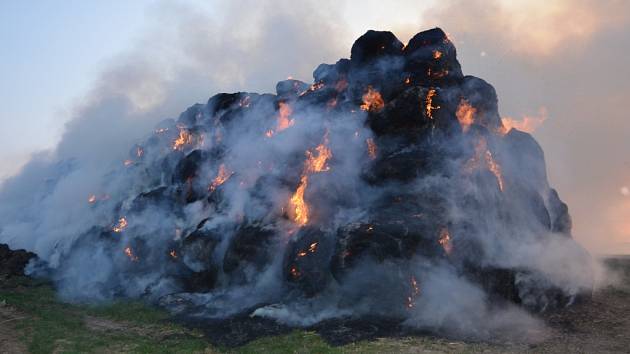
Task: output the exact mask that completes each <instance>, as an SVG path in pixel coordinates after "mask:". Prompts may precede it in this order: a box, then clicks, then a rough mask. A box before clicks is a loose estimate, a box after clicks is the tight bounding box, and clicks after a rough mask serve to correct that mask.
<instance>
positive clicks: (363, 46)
mask: <svg viewBox="0 0 630 354" xmlns="http://www.w3.org/2000/svg"><path fill="white" fill-rule="evenodd" d="M402 51H403V44H402V42H400V41H399V40H398V38H396V36H395V35H394V34H393V33H391V32H389V31H373V30H369V31H367V32H366V33H365V34H364V35H362V36H361V37H359V38H358V39H357V40H356V41H355V42H354V44H353V45H352V49H351V50H350V61H351V62H352V64H353V65H365V64H366V63H369V62H370V61H373V60H375V59H379V58H382V57H384V56H400V55H402Z"/></svg>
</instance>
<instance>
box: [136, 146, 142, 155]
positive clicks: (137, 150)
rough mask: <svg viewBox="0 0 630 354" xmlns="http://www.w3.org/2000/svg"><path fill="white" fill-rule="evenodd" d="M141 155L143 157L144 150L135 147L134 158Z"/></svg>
mask: <svg viewBox="0 0 630 354" xmlns="http://www.w3.org/2000/svg"><path fill="white" fill-rule="evenodd" d="M143 155H144V149H143V148H142V146H137V147H136V156H138V157H142V156H143Z"/></svg>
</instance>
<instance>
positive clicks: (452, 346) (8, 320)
mask: <svg viewBox="0 0 630 354" xmlns="http://www.w3.org/2000/svg"><path fill="white" fill-rule="evenodd" d="M607 263H608V264H609V265H611V266H612V267H613V268H614V269H617V270H621V272H622V273H623V277H622V280H621V281H620V282H618V283H617V284H615V285H611V286H607V287H604V288H602V289H599V290H597V291H596V292H595V294H594V296H593V300H592V301H590V302H586V303H582V304H578V305H575V306H574V307H571V308H568V309H564V310H562V311H559V312H556V313H551V314H545V315H542V318H543V319H544V321H545V322H546V323H547V326H548V328H549V329H548V332H549V334H548V336H547V338H546V339H545V340H544V341H542V342H540V343H537V344H529V345H527V344H519V343H495V342H472V341H461V340H453V339H448V338H442V337H435V336H430V335H423V336H420V335H418V336H410V337H402V338H400V337H391V336H390V337H383V338H371V339H369V340H360V341H357V342H352V343H349V344H348V343H347V344H343V345H338V344H331V343H330V341H327V340H326V339H325V336H322V335H320V333H317V332H314V331H305V330H293V331H289V332H288V333H284V334H281V335H269V336H262V337H259V338H258V339H256V340H253V341H250V342H248V343H246V344H243V345H240V346H237V347H227V346H222V345H220V344H217V342H216V341H213V340H212V337H211V336H208V335H207V333H204V332H201V331H200V330H198V329H191V328H187V327H185V326H182V325H181V324H179V323H178V322H175V321H173V320H172V319H170V318H169V316H168V314H167V313H165V312H163V311H161V310H158V309H154V308H150V307H147V306H146V305H144V304H142V303H138V302H119V303H115V304H111V305H107V306H100V307H93V306H80V305H69V304H64V303H61V302H59V301H58V300H56V297H55V294H54V291H53V289H52V287H51V286H50V285H49V284H47V283H45V282H41V281H35V280H32V279H28V278H11V279H0V353H29V352H30V353H86V352H87V353H255V352H258V353H260V352H265V353H267V352H273V353H370V352H372V353H383V352H386V353H479V352H483V353H506V352H507V353H510V352H511V353H523V352H535V353H628V352H630V257H627V258H615V259H609V260H608V261H607ZM212 343H214V344H212Z"/></svg>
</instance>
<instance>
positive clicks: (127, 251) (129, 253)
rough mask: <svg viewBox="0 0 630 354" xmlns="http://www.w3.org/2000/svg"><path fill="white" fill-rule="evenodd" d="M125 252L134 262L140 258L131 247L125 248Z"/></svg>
mask: <svg viewBox="0 0 630 354" xmlns="http://www.w3.org/2000/svg"><path fill="white" fill-rule="evenodd" d="M125 254H126V255H127V257H129V259H131V261H132V262H137V261H138V259H139V258H138V256H136V255H134V254H133V250H132V249H131V247H126V248H125Z"/></svg>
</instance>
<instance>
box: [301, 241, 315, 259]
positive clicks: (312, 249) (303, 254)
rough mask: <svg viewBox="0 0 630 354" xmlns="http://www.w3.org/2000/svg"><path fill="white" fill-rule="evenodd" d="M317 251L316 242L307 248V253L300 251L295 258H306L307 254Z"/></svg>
mask: <svg viewBox="0 0 630 354" xmlns="http://www.w3.org/2000/svg"><path fill="white" fill-rule="evenodd" d="M316 251H317V242H313V243H311V244H310V245H309V246H308V250H307V251H300V252H298V254H297V256H298V257H304V256H306V255H307V254H308V253H309V252H310V253H315V252H316Z"/></svg>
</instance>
